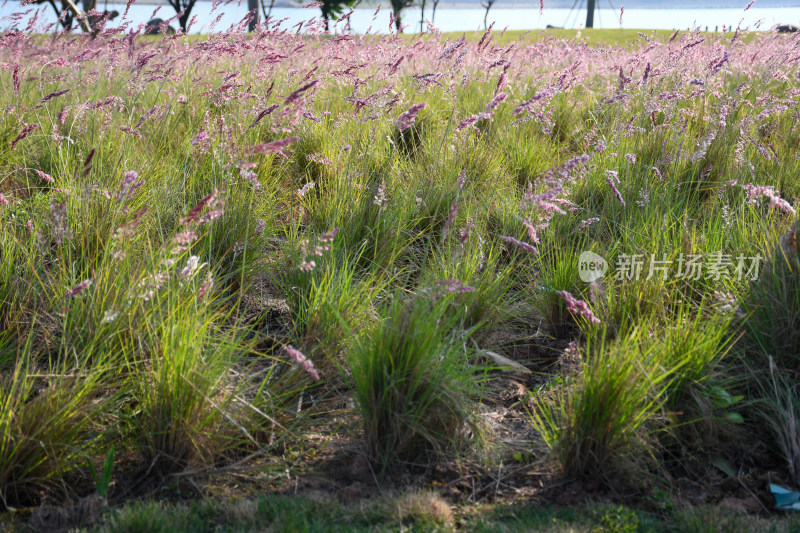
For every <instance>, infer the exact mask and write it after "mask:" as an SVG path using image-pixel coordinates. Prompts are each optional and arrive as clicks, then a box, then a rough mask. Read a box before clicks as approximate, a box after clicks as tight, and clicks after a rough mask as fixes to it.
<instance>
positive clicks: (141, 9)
mask: <svg viewBox="0 0 800 533" xmlns="http://www.w3.org/2000/svg"><path fill="white" fill-rule="evenodd" d="M160 1H163V0H148V3H146V4H145V3H142V2H136V3H134V4H133V5H132V6H131V9H130V11H129V13H128V17H127V19H126V20H130V21H131V23H132V24H131V27H136V26H137V25H138V24H142V23H145V22H146V21H148V20H150V19H151V18H152V17H153V16H154V11H155V10H156V9H158V12H157V13H156V14H155V16H158V17H161V18H163V19H167V18H169V17H172V16H174V14H175V13H174V11H173V10H172V8H171V7H170V6H169V5H163V6H158V5H155V4H157V3H158V2H160ZM57 3H59V2H57ZM431 3H432V0H428V2H427V4H428V6H427V8H426V10H425V15H424V17H425V18H427V19H430V18H431V16H432V12H431V8H430V6H431ZM599 3H600V8H599V9H598V10H596V12H595V17H594V26H595V27H596V28H636V29H667V30H674V29H683V30H686V29H688V28H693V27H699V28H700V29H703V30H705V29H706V28H708V29H709V30H712V31H713V30H715V29H719V30H721V29H722V26H723V25H725V26H727V27H733V28H736V27H737V26H738V25H740V24H741V26H742V27H749V28H750V29H761V30H766V29H769V28H770V27H772V26H774V25H776V24H794V25H800V0H794V1H790V0H760V1H757V2H756V4H755V5H754V6H753V7H752V8H751V9H749V10H748V11H746V12H745V11H744V7H745V6H746V5H747V2H744V1H742V2H741V4H742V5H741V6H738V4H739V3H740V2H739V1H737V0H708V1H705V2H702V4H703V5H704V6H707V7H702V8H697V7H693V6H696V5H697V4H698V2H692V1H691V0H675V1H672V2H666V1H663V0H657V1H646V0H638V1H635V0H634V1H627V2H622V3H624V4H625V9H624V13H623V14H622V20H621V21H620V9H619V8H620V7H621V5H620V0H614V1H613V2H612V1H610V0H600V2H599ZM536 4H537V2H535V1H531V0H528V1H525V2H523V1H519V2H515V1H514V0H498V2H497V3H496V4H495V6H494V7H493V8H492V9H491V10H490V11H489V15H488V17H487V21H488V22H489V23H492V22H494V23H495V30H498V31H499V30H503V29H509V30H539V29H544V28H546V27H547V26H548V25H552V26H557V27H564V28H575V29H578V28H581V27H583V25H584V23H585V20H586V11H585V4H586V1H585V0H577V2H575V1H574V0H560V1H554V0H545V2H544V4H545V8H544V10H542V11H541V12H540V10H539V7H538V6H537V5H536ZM573 4H575V5H576V7H575V8H574V9H570V8H569V6H571V5H573ZM615 4H616V5H615ZM732 4H736V5H737V7H735V8H731V7H730V6H731V5H732ZM278 5H280V4H278ZM284 5H285V4H284ZM532 6H533V7H532ZM550 6H558V7H550ZM564 6H566V7H564ZM577 6H584V7H583V8H582V9H578V7H577ZM726 6H727V7H726ZM98 9H100V10H103V9H108V10H114V9H116V10H118V11H119V12H120V13H122V12H124V11H125V4H124V3H120V2H116V3H115V2H113V1H106V2H104V1H103V0H99V2H98ZM29 10H30V13H29V14H28V15H26V17H25V18H23V19H22V20H21V21H18V22H15V23H14V22H12V21H11V20H10V19H9V18H8V17H9V15H11V14H12V13H15V12H25V11H29ZM37 10H38V11H39V13H40V18H39V22H38V23H37V30H38V31H42V30H43V29H44V28H45V27H46V25H47V24H51V23H53V22H55V20H56V17H55V14H54V11H53V9H52V8H51V7H50V6H48V5H47V4H44V5H40V6H39V5H31V6H26V7H20V5H19V2H17V1H13V0H5V1H4V2H3V3H0V31H3V30H8V29H11V27H14V26H16V27H17V28H19V29H25V26H26V22H27V20H28V17H30V16H31V15H33V14H34V12H36V11H37ZM375 10H376V8H375V6H374V5H373V6H371V7H365V8H359V9H356V10H355V12H354V13H353V14H352V16H351V17H350V31H352V32H355V33H366V32H369V33H388V32H389V31H390V24H389V13H390V9H388V8H387V7H382V8H381V9H380V11H379V12H378V13H377V15H376V14H375ZM221 13H223V15H222V17H221V18H220V19H219V21H218V22H217V23H216V25H215V26H213V27H212V24H211V23H212V21H213V20H214V19H216V18H217V17H218V16H219V15H220V14H221ZM246 14H247V2H246V0H244V1H241V2H239V3H237V2H236V1H234V2H232V3H230V4H228V5H224V6H219V7H217V9H216V10H213V11H212V3H211V2H198V3H197V4H196V5H195V7H194V10H193V11H192V15H197V24H196V25H195V26H194V27H192V28H191V30H190V32H191V33H206V32H209V31H224V30H226V29H228V28H230V27H231V26H232V25H235V24H237V23H238V22H239V21H240V20H241V19H242V18H243V17H245V16H246ZM485 14H486V12H485V10H484V9H482V8H480V7H479V4H478V3H477V1H475V2H471V1H469V0H464V1H462V2H461V3H459V4H454V3H444V2H442V3H440V4H439V6H438V8H437V10H436V16H435V18H434V20H433V24H434V26H435V27H436V28H438V29H440V30H441V31H445V32H460V31H465V32H470V31H476V30H482V29H483V27H484V15H485ZM272 17H273V19H274V20H275V21H279V20H282V19H283V22H281V25H282V27H283V28H291V27H293V26H295V25H297V24H299V23H301V22H307V21H309V20H311V19H313V18H317V19H318V18H319V17H320V12H319V8H308V9H304V8H299V7H275V8H273V9H272ZM421 19H422V12H421V10H420V8H419V7H414V8H409V9H406V10H404V11H403V13H402V22H403V24H404V25H405V26H406V30H405V31H406V32H407V33H408V32H418V31H420V20H421ZM119 22H120V20H119V18H118V19H116V20H114V21H112V22H111V23H110V24H109V26H110V27H114V26H116V25H118V24H119ZM172 25H173V26H175V27H177V26H178V24H177V21H175V22H173V23H172ZM342 30H343V25H342V24H339V25H335V26H332V31H336V32H341V31H342Z"/></svg>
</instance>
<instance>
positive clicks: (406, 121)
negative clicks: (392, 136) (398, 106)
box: [397, 102, 428, 131]
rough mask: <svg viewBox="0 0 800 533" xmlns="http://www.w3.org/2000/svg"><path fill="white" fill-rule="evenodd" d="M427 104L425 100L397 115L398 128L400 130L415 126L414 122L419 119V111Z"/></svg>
mask: <svg viewBox="0 0 800 533" xmlns="http://www.w3.org/2000/svg"><path fill="white" fill-rule="evenodd" d="M427 106H428V105H427V104H426V103H425V102H422V103H421V104H414V105H412V106H411V108H410V109H409V110H408V111H406V112H405V113H402V114H401V115H400V116H399V117H397V129H398V130H400V131H406V130H407V129H408V128H410V127H411V126H413V125H414V122H416V120H417V115H418V114H419V112H420V111H421V110H422V109H424V108H426V107H427Z"/></svg>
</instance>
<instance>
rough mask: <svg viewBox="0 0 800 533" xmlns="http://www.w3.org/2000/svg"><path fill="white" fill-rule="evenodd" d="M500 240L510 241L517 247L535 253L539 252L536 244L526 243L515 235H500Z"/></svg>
mask: <svg viewBox="0 0 800 533" xmlns="http://www.w3.org/2000/svg"><path fill="white" fill-rule="evenodd" d="M500 240H502V241H505V242H508V243H511V244H513V245H514V246H516V247H517V248H522V249H523V250H526V251H528V252H531V253H534V254H538V253H539V250H537V249H536V247H535V246H531V245H530V244H527V243H524V242H522V241H518V240H517V239H515V238H514V237H506V236H503V235H501V236H500Z"/></svg>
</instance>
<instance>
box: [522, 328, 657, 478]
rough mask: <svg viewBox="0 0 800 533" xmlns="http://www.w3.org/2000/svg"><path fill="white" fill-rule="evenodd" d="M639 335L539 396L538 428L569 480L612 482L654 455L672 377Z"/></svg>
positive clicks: (602, 351)
mask: <svg viewBox="0 0 800 533" xmlns="http://www.w3.org/2000/svg"><path fill="white" fill-rule="evenodd" d="M640 335H641V333H639V332H633V333H632V334H631V335H630V336H629V337H627V338H625V339H622V340H618V341H617V342H615V343H613V344H611V345H610V346H608V345H601V346H600V347H598V348H597V349H592V350H590V351H589V353H590V355H589V356H588V357H587V359H586V360H585V361H584V362H583V364H582V368H581V369H580V371H579V373H578V375H577V376H576V377H575V378H574V379H573V380H570V381H568V382H567V383H565V384H564V385H563V386H559V387H557V388H556V389H554V390H552V391H549V392H548V391H540V392H539V393H538V394H537V396H535V397H534V399H533V409H532V422H533V425H534V427H535V428H536V429H537V430H538V431H539V433H540V434H541V435H542V438H543V439H544V442H545V443H546V444H547V446H548V448H549V449H550V450H551V452H552V453H553V456H554V458H555V459H556V461H557V462H558V464H559V466H560V468H561V469H562V472H563V474H564V475H565V476H566V477H568V478H592V479H599V480H602V481H604V482H606V483H613V481H612V480H613V476H614V474H615V473H618V472H619V468H620V467H623V466H630V465H623V464H622V463H624V462H625V461H630V462H636V461H638V460H639V459H641V458H642V457H647V455H648V454H652V450H653V446H654V440H653V438H652V435H650V434H648V433H649V429H651V424H652V422H653V421H654V420H655V419H656V418H657V417H658V416H659V413H660V409H661V404H662V399H661V394H662V392H663V391H664V389H665V387H666V385H667V384H668V376H669V372H664V371H663V370H662V369H660V368H659V366H658V365H657V364H655V362H654V361H653V360H652V359H653V358H652V357H651V356H650V354H649V353H648V352H647V350H646V349H643V346H642V344H641V337H640ZM601 342H602V341H601Z"/></svg>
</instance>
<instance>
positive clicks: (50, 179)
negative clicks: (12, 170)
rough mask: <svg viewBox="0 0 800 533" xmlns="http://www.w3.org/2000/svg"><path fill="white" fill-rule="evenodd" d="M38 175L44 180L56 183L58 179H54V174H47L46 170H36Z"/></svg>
mask: <svg viewBox="0 0 800 533" xmlns="http://www.w3.org/2000/svg"><path fill="white" fill-rule="evenodd" d="M36 175H37V176H39V177H40V178H41V179H43V180H44V181H46V182H47V183H55V182H56V180H54V179H53V176H51V175H50V174H47V173H45V172H42V171H41V170H37V171H36Z"/></svg>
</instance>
